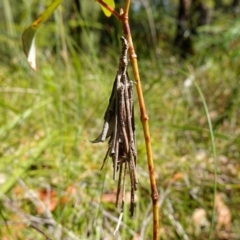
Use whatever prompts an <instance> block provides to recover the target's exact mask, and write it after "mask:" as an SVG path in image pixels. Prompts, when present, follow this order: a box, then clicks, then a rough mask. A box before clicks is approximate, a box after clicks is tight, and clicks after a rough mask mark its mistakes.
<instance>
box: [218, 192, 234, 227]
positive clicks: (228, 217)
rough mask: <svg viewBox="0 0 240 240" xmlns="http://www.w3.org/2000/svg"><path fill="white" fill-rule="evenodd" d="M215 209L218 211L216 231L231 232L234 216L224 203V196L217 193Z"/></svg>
mask: <svg viewBox="0 0 240 240" xmlns="http://www.w3.org/2000/svg"><path fill="white" fill-rule="evenodd" d="M215 207H216V211H217V226H216V229H217V230H218V231H219V230H225V231H229V230H230V229H231V221H232V214H231V212H230V210H229V208H228V206H227V205H226V204H225V203H224V202H223V199H222V194H221V193H217V195H216V199H215Z"/></svg>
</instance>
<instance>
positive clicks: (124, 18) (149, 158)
mask: <svg viewBox="0 0 240 240" xmlns="http://www.w3.org/2000/svg"><path fill="white" fill-rule="evenodd" d="M96 1H97V2H98V3H100V4H101V5H102V6H103V7H105V8H106V9H108V10H109V11H110V12H111V13H112V14H113V15H114V16H116V17H117V18H118V19H119V20H120V21H121V23H122V27H123V31H124V35H125V37H126V38H127V40H128V44H129V50H128V51H129V56H130V61H131V64H132V68H133V73H134V79H135V82H136V90H137V95H138V102H139V107H140V113H141V121H142V126H143V131H144V138H145V145H146V152H147V161H148V170H149V177H150V184H151V194H152V204H153V210H152V211H153V239H154V240H158V235H159V234H158V229H159V213H158V199H159V195H158V191H157V184H156V178H155V173H154V163H153V155H152V146H151V138H150V132H149V124H148V115H147V112H146V107H145V102H144V98H143V92H142V85H141V80H140V75H139V70H138V62H137V55H136V53H135V50H134V45H133V41H132V36H131V30H130V26H129V22H128V13H129V7H130V3H131V0H126V1H125V6H124V10H121V11H120V14H118V13H116V12H115V11H114V10H113V9H112V8H110V7H109V6H108V5H107V4H106V3H104V2H103V1H102V0H96Z"/></svg>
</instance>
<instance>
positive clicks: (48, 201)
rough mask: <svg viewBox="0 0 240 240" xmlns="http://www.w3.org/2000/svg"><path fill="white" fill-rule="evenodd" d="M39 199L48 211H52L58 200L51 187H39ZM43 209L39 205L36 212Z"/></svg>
mask: <svg viewBox="0 0 240 240" xmlns="http://www.w3.org/2000/svg"><path fill="white" fill-rule="evenodd" d="M38 197H39V199H40V200H41V201H42V202H43V203H44V204H45V205H46V207H47V208H48V210H49V211H51V212H52V211H54V210H55V209H56V207H57V204H58V202H59V198H58V195H57V193H56V191H54V190H53V189H50V190H49V189H41V190H39V191H38ZM42 212H43V209H42V208H41V207H38V208H37V213H38V214H41V213H42Z"/></svg>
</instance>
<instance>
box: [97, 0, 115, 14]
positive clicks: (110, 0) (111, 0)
mask: <svg viewBox="0 0 240 240" xmlns="http://www.w3.org/2000/svg"><path fill="white" fill-rule="evenodd" d="M103 2H105V3H106V4H107V5H108V6H109V7H111V8H113V9H114V8H115V2H114V0H103ZM100 6H101V8H102V10H103V12H104V14H105V15H106V16H107V17H110V16H111V15H112V13H111V12H110V11H108V10H107V9H106V8H105V7H103V6H102V5H100Z"/></svg>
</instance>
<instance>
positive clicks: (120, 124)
mask: <svg viewBox="0 0 240 240" xmlns="http://www.w3.org/2000/svg"><path fill="white" fill-rule="evenodd" d="M121 40H122V53H121V56H120V60H119V67H118V71H117V75H116V78H115V81H114V84H113V89H112V93H111V96H110V99H109V104H108V107H107V110H106V112H105V115H104V121H105V122H104V125H103V129H102V133H101V134H100V135H99V136H98V137H97V139H96V140H94V141H92V142H93V143H97V142H103V141H105V140H106V139H107V138H108V137H110V139H109V149H108V151H107V154H106V157H107V156H108V155H109V156H110V157H111V158H112V162H113V179H114V180H116V175H117V172H119V174H118V190H117V196H116V206H118V203H119V198H120V196H122V208H123V205H124V197H123V196H124V195H125V193H124V191H125V177H126V172H127V171H126V170H127V169H128V171H129V174H130V182H131V205H130V215H131V216H133V215H134V208H135V203H134V198H135V191H136V190H137V175H136V155H137V154H136V147H135V137H134V136H135V133H134V131H135V126H134V114H133V91H132V83H131V81H130V79H129V77H128V74H127V65H128V60H127V52H128V42H127V40H126V39H125V38H124V37H122V38H121ZM106 157H105V158H104V161H103V165H104V163H105V161H106ZM118 170H119V171H118Z"/></svg>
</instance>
